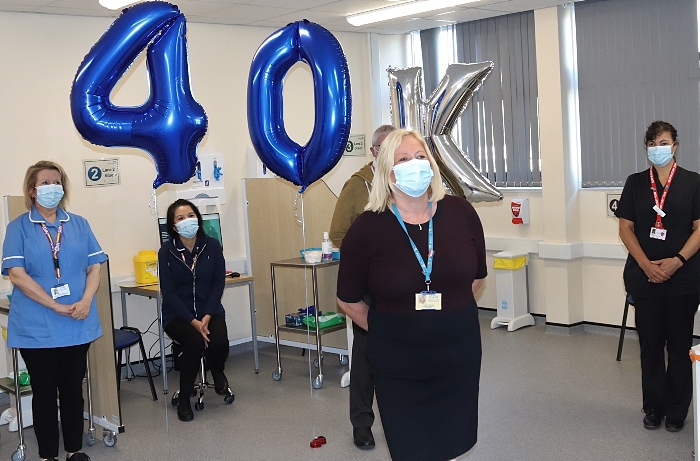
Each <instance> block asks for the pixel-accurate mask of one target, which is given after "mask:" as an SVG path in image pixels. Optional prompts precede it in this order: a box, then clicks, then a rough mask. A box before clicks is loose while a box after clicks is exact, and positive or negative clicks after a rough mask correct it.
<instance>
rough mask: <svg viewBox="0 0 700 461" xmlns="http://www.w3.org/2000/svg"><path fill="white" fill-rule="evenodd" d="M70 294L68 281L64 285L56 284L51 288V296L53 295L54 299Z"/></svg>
mask: <svg viewBox="0 0 700 461" xmlns="http://www.w3.org/2000/svg"><path fill="white" fill-rule="evenodd" d="M68 295H70V288H69V287H68V284H67V283H64V284H63V285H56V286H55V287H53V288H51V297H53V299H58V298H62V297H64V296H68Z"/></svg>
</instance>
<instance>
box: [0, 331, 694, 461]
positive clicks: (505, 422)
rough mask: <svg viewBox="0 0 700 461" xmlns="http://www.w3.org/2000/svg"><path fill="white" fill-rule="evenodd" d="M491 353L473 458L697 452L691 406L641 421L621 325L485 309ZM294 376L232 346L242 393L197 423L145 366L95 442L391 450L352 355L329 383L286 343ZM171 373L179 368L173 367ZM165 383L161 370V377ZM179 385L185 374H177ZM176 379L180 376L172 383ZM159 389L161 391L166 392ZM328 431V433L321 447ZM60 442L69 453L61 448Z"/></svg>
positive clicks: (187, 453) (111, 453)
mask: <svg viewBox="0 0 700 461" xmlns="http://www.w3.org/2000/svg"><path fill="white" fill-rule="evenodd" d="M481 325H482V329H481V331H482V338H483V347H484V355H483V365H482V377H481V394H480V415H479V441H478V443H477V445H476V447H475V448H474V449H473V450H472V451H471V452H470V453H468V454H467V455H466V456H465V457H464V459H465V460H468V461H511V460H516V461H547V460H557V461H561V460H586V461H589V460H601V461H607V460H619V461H624V460H634V461H640V460H689V461H690V460H692V459H693V458H692V450H693V421H692V411H691V414H690V416H689V419H688V421H687V424H686V427H685V429H684V430H683V431H681V432H679V433H675V434H672V433H669V432H667V431H665V430H664V429H663V428H662V429H660V430H656V431H649V430H645V429H644V428H643V427H642V424H641V422H642V417H643V415H642V413H641V412H640V408H641V403H640V400H641V398H640V395H641V390H640V382H639V381H640V379H639V375H640V372H639V358H638V354H639V352H638V351H639V347H638V343H637V341H636V340H635V339H634V337H631V338H628V339H627V340H626V342H625V350H624V353H623V357H622V361H621V362H616V361H615V352H616V348H617V337H616V336H615V335H614V331H607V332H606V330H605V329H600V328H599V329H591V330H593V331H591V330H587V331H585V332H583V333H580V334H574V335H567V334H561V333H560V332H558V331H554V332H553V331H551V329H550V330H549V331H548V330H547V328H546V327H545V326H543V325H539V324H538V325H536V326H534V327H529V328H525V329H522V330H519V331H516V332H511V333H509V332H507V331H506V330H505V329H502V328H501V329H498V330H490V329H489V326H488V325H489V319H488V318H486V317H482V318H481ZM283 353H284V357H283V367H284V376H283V379H282V380H281V381H279V382H276V381H273V380H272V378H271V373H272V371H273V369H274V368H275V354H274V348H273V347H270V346H269V345H265V347H263V348H262V349H261V352H260V364H261V370H260V373H259V374H257V375H256V374H254V373H253V365H252V362H253V360H252V352H242V353H234V354H233V355H231V357H230V358H229V360H228V363H227V374H228V376H229V380H230V382H231V384H232V387H233V389H234V391H235V394H236V400H235V402H234V403H233V404H232V405H230V406H228V405H225V404H224V403H223V400H222V398H221V397H219V396H217V395H216V394H214V392H213V391H211V390H210V391H209V392H208V393H207V395H206V400H205V401H206V404H205V409H204V410H203V411H201V412H195V420H194V421H193V422H190V423H182V422H180V421H178V419H177V415H176V414H175V409H174V408H173V407H171V406H170V404H169V403H170V396H165V395H162V394H160V395H161V396H162V397H161V399H160V400H159V401H158V402H153V401H152V400H151V398H150V394H149V389H148V384H147V381H146V379H145V378H138V379H136V380H134V381H130V382H127V381H124V382H123V383H122V412H123V421H124V425H125V428H126V432H125V433H123V434H120V435H119V436H118V442H117V444H116V445H115V446H114V447H112V448H109V447H106V446H104V444H102V443H101V442H100V441H98V443H96V444H95V445H94V446H93V447H86V450H85V451H86V452H87V453H88V454H89V455H90V457H91V458H92V459H93V461H99V460H105V461H108V460H177V461H180V460H183V461H185V460H186V461H191V460H200V459H201V460H212V461H218V460H222V461H223V460H246V461H247V460H250V461H257V460H260V461H263V460H264V461H267V460H288V461H294V460H305V461H306V460H308V461H315V460H348V461H351V460H367V461H373V460H388V459H390V458H389V452H388V450H387V448H386V441H385V440H384V435H383V432H382V428H381V422H380V421H377V422H376V423H375V426H374V434H375V438H376V440H377V447H376V449H374V450H372V451H367V452H364V451H360V450H358V449H356V448H355V447H354V446H353V444H352V439H351V428H350V424H349V422H348V417H347V413H348V390H347V389H343V388H341V387H340V385H339V381H340V377H341V376H342V374H343V373H344V371H345V369H346V367H343V366H341V365H340V364H339V363H338V360H337V356H335V355H330V354H328V355H327V356H326V358H325V360H324V364H325V370H324V375H325V383H324V387H323V389H320V390H315V389H312V388H311V386H310V385H309V368H308V367H309V363H308V358H307V357H308V356H304V357H301V356H300V355H299V349H292V348H284V350H283ZM169 378H170V380H171V383H176V382H177V372H170V374H169ZM156 386H157V388H160V389H161V391H162V387H161V381H159V380H158V379H157V380H156ZM173 386H174V387H176V385H175V384H173ZM173 386H171V387H173ZM161 391H159V393H160V392H161ZM26 435H27V460H33V459H37V449H36V441H35V440H34V432H33V430H31V429H29V430H27V431H26ZM317 435H324V436H325V437H326V438H327V440H328V443H327V444H326V445H325V446H323V447H322V448H318V449H311V448H310V447H309V442H310V441H311V439H312V438H313V437H315V436H317ZM17 440H18V439H17V433H9V432H8V431H7V427H6V426H5V427H2V428H0V459H5V460H9V459H11V456H12V452H13V451H14V450H15V449H16V447H17ZM63 456H64V455H63V454H61V459H64V458H63Z"/></svg>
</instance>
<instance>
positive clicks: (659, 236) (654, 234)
mask: <svg viewBox="0 0 700 461" xmlns="http://www.w3.org/2000/svg"><path fill="white" fill-rule="evenodd" d="M649 237H650V238H653V239H656V240H666V229H659V228H658V227H652V228H651V231H650V232H649Z"/></svg>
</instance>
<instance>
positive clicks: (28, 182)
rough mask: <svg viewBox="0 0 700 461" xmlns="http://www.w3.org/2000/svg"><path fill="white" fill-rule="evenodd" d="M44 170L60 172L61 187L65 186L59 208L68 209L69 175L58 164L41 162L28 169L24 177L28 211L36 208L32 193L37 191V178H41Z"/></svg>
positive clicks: (47, 161)
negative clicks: (40, 174)
mask: <svg viewBox="0 0 700 461" xmlns="http://www.w3.org/2000/svg"><path fill="white" fill-rule="evenodd" d="M43 170H54V171H58V174H60V175H61V185H62V186H63V198H62V199H61V201H60V202H59V204H58V206H60V207H61V208H63V209H64V210H65V209H66V205H67V204H68V195H69V194H68V191H69V189H70V183H69V182H68V175H67V174H66V172H65V170H64V169H63V167H61V165H59V164H58V163H56V162H51V161H49V160H41V161H39V162H36V163H35V164H34V165H32V166H30V167H29V168H27V173H26V174H25V175H24V186H23V187H22V191H23V192H24V204H25V205H26V206H27V208H28V209H30V210H31V209H32V206H34V197H32V196H31V192H32V191H34V190H36V178H37V176H39V172H40V171H43Z"/></svg>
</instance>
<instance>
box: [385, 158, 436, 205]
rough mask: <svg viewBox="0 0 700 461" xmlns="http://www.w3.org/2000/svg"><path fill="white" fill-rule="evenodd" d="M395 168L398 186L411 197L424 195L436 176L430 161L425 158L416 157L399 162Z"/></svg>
mask: <svg viewBox="0 0 700 461" xmlns="http://www.w3.org/2000/svg"><path fill="white" fill-rule="evenodd" d="M393 170H394V176H396V187H398V188H399V190H400V191H401V192H403V193H404V194H406V195H409V196H411V197H420V196H421V195H423V194H424V193H425V191H427V190H428V187H429V186H430V181H431V180H432V179H433V176H434V174H433V169H432V168H431V167H430V161H428V160H425V159H418V158H414V159H413V160H409V161H408V162H404V163H399V164H398V165H394V168H393Z"/></svg>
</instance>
